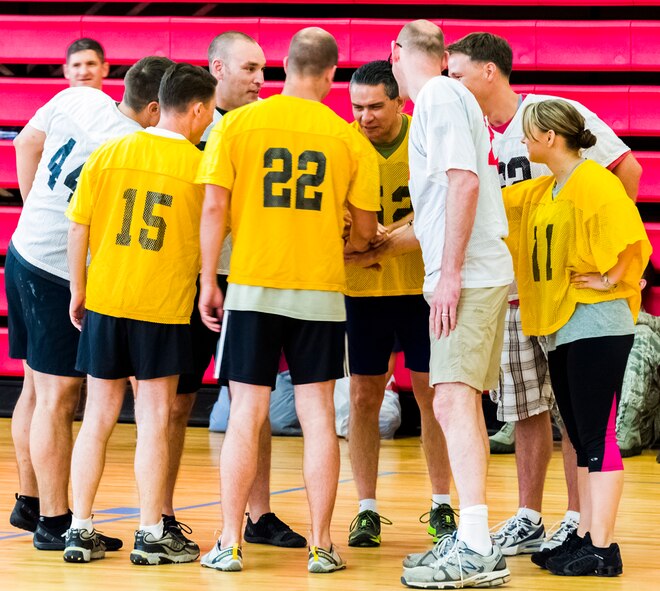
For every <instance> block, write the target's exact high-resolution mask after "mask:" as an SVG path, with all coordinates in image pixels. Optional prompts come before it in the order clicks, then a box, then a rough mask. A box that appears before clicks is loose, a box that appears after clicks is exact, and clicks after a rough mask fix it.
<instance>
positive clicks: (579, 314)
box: [547, 300, 635, 351]
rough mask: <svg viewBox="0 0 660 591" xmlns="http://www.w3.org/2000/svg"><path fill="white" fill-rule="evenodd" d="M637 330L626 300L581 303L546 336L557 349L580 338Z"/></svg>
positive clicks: (624, 333) (621, 333)
mask: <svg viewBox="0 0 660 591" xmlns="http://www.w3.org/2000/svg"><path fill="white" fill-rule="evenodd" d="M634 333H635V323H634V322H633V317H632V313H631V312H630V308H629V307H628V302H627V301H626V300H611V301H609V302H599V303H598V304H578V305H577V306H576V307H575V312H573V315H572V316H571V317H570V319H569V320H568V322H567V323H566V324H564V326H562V327H561V328H560V329H559V330H558V331H557V332H554V333H552V334H550V335H548V337H547V350H548V351H554V350H555V349H556V348H557V347H559V346H560V345H566V344H568V343H572V342H574V341H578V340H580V339H590V338H595V337H614V336H623V335H627V334H634Z"/></svg>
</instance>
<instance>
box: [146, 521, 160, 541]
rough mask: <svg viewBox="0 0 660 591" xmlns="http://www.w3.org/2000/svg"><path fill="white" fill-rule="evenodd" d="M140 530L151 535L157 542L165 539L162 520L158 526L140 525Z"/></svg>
mask: <svg viewBox="0 0 660 591" xmlns="http://www.w3.org/2000/svg"><path fill="white" fill-rule="evenodd" d="M140 529H141V530H142V531H143V532H146V533H149V534H151V535H152V536H153V537H154V538H155V539H156V540H160V539H161V538H162V537H163V520H162V519H161V520H160V521H159V522H158V523H157V524H156V525H142V524H140Z"/></svg>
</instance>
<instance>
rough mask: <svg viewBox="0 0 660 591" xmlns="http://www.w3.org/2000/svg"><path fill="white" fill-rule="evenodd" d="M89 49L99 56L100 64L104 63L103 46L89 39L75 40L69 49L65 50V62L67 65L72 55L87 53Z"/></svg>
mask: <svg viewBox="0 0 660 591" xmlns="http://www.w3.org/2000/svg"><path fill="white" fill-rule="evenodd" d="M89 49H91V50H92V51H94V52H95V53H96V55H98V56H99V59H100V60H101V63H103V62H104V61H105V51H104V50H103V45H101V44H100V43H99V42H98V41H96V39H90V38H89V37H81V38H80V39H76V40H75V41H74V42H73V43H72V44H71V45H69V47H67V48H66V62H67V63H69V59H70V58H71V56H72V55H73V54H74V53H78V52H79V51H87V50H89Z"/></svg>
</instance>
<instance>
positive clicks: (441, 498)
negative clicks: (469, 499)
mask: <svg viewBox="0 0 660 591" xmlns="http://www.w3.org/2000/svg"><path fill="white" fill-rule="evenodd" d="M431 498H432V504H431V509H437V508H438V507H439V506H440V505H451V496H450V495H436V494H435V493H433V494H432V495H431Z"/></svg>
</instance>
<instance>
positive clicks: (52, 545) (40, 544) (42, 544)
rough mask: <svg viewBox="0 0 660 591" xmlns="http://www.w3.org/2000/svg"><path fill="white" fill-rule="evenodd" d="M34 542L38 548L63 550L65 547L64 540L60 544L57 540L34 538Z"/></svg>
mask: <svg viewBox="0 0 660 591" xmlns="http://www.w3.org/2000/svg"><path fill="white" fill-rule="evenodd" d="M32 543H33V545H34V547H35V548H36V549H37V550H48V551H55V550H59V551H60V552H63V551H64V548H65V544H64V542H63V543H62V544H58V543H57V542H37V541H36V540H33V542H32Z"/></svg>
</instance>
